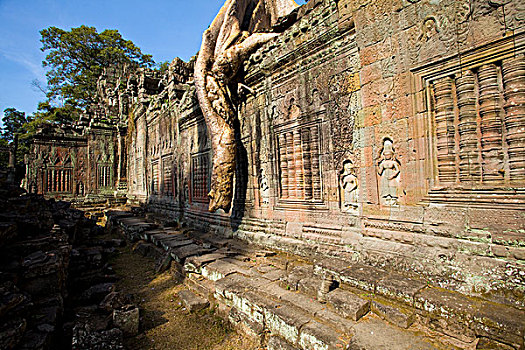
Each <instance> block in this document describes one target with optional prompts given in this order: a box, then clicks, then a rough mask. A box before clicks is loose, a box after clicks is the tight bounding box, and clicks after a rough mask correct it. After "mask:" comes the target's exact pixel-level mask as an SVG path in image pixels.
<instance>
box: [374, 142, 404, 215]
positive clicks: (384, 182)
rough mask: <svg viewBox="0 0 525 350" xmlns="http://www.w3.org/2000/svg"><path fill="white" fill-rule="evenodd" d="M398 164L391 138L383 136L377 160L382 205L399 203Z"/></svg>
mask: <svg viewBox="0 0 525 350" xmlns="http://www.w3.org/2000/svg"><path fill="white" fill-rule="evenodd" d="M399 164H400V163H399V161H398V160H397V158H396V152H395V149H394V144H393V142H392V140H391V139H389V138H385V139H384V140H383V147H382V149H381V154H380V156H379V161H378V162H377V166H378V169H377V174H378V175H379V180H380V181H379V193H380V196H381V198H380V202H381V204H383V205H398V204H399V173H400V172H401V170H400V167H399Z"/></svg>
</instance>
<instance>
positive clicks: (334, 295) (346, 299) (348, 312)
mask: <svg viewBox="0 0 525 350" xmlns="http://www.w3.org/2000/svg"><path fill="white" fill-rule="evenodd" d="M326 300H327V301H328V302H330V303H331V304H332V305H333V307H334V308H335V309H336V310H337V311H338V312H339V313H340V314H341V315H342V316H343V317H347V318H350V319H352V320H354V321H358V320H359V319H360V318H361V317H363V316H364V315H366V314H367V313H368V311H370V301H368V300H364V299H361V298H359V297H358V296H357V295H355V294H353V293H350V292H347V291H344V290H341V289H335V290H333V291H331V292H330V293H328V294H327V295H326Z"/></svg>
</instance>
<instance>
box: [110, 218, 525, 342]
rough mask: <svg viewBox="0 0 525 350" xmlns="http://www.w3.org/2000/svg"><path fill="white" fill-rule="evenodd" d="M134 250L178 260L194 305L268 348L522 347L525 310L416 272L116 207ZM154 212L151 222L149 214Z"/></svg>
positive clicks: (163, 260)
mask: <svg viewBox="0 0 525 350" xmlns="http://www.w3.org/2000/svg"><path fill="white" fill-rule="evenodd" d="M106 215H107V218H108V226H109V227H110V228H112V229H117V230H119V231H120V232H122V233H123V234H124V235H125V236H126V237H127V239H129V240H130V241H132V242H136V243H135V250H136V251H137V252H139V253H141V254H143V255H148V256H152V257H155V258H157V261H158V264H157V269H158V270H159V271H161V270H165V269H167V268H168V267H169V265H170V264H173V265H174V266H175V267H176V270H177V271H178V272H179V273H180V275H181V277H182V278H184V280H185V284H186V285H187V287H188V291H185V292H183V293H180V294H179V297H180V298H181V299H182V300H183V302H184V303H185V305H186V307H187V308H188V309H189V310H198V309H201V308H204V307H207V306H208V305H209V304H208V302H209V303H210V304H211V305H212V306H214V307H217V308H218V310H219V311H220V314H221V315H223V316H224V317H227V318H228V320H229V321H230V322H231V323H232V324H233V325H235V326H236V328H238V329H239V330H241V331H242V332H243V333H245V334H247V335H249V336H252V337H256V338H258V339H259V340H260V342H261V346H266V347H267V348H268V349H303V350H306V349H386V348H389V349H408V348H410V349H456V348H457V349H522V348H523V341H524V332H525V311H524V310H520V309H517V308H514V307H511V306H508V305H503V304H498V303H495V302H493V301H488V300H484V299H480V298H473V297H468V296H465V295H463V294H460V293H457V292H453V291H450V290H446V289H443V288H439V287H437V286H434V285H432V284H430V283H429V282H428V281H425V280H422V279H420V278H418V276H417V275H410V276H409V275H406V274H400V273H398V272H395V271H388V270H384V269H379V268H377V267H372V266H367V265H363V264H360V263H348V262H342V261H338V260H336V259H324V260H323V259H320V260H317V261H306V260H303V258H299V257H297V256H294V255H291V254H284V253H281V252H276V251H270V250H266V249H263V248H261V247H257V246H254V245H249V244H247V243H245V242H243V241H240V240H237V239H229V238H224V237H219V236H217V235H214V234H210V233H207V232H203V231H197V230H194V229H191V228H187V227H186V228H180V227H177V225H174V226H163V225H162V224H160V223H158V222H157V223H154V222H152V221H153V217H152V216H150V215H146V216H136V215H134V214H132V213H131V212H124V211H108V212H107V213H106ZM146 218H148V219H146Z"/></svg>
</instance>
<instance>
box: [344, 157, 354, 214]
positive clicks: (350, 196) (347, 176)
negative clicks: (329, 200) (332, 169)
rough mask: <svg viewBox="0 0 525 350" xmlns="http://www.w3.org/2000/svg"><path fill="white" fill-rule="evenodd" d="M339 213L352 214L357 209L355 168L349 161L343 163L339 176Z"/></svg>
mask: <svg viewBox="0 0 525 350" xmlns="http://www.w3.org/2000/svg"><path fill="white" fill-rule="evenodd" d="M339 186H340V196H341V211H343V212H353V211H355V210H356V209H357V207H358V204H357V203H358V182H357V176H356V173H355V167H354V164H353V163H352V161H351V160H349V159H346V160H345V161H343V169H342V170H341V171H340V175H339Z"/></svg>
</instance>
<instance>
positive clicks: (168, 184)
mask: <svg viewBox="0 0 525 350" xmlns="http://www.w3.org/2000/svg"><path fill="white" fill-rule="evenodd" d="M162 186H163V187H162V193H164V194H165V195H166V196H172V195H173V177H172V164H171V159H170V158H168V157H165V158H163V159H162Z"/></svg>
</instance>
